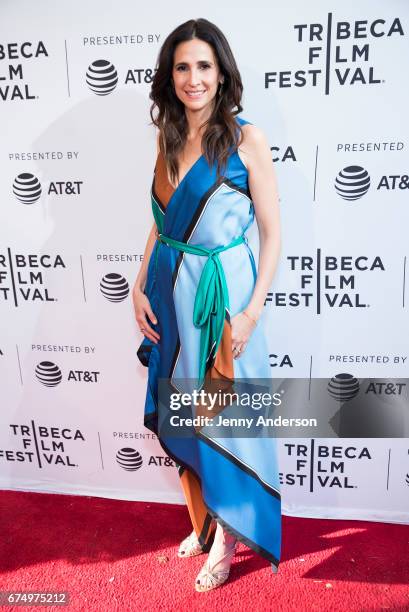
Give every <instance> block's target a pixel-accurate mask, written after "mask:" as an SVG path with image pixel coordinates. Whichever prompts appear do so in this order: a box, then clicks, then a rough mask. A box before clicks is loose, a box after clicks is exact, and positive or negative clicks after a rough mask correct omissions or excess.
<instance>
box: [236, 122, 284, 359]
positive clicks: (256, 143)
mask: <svg viewBox="0 0 409 612" xmlns="http://www.w3.org/2000/svg"><path fill="white" fill-rule="evenodd" d="M240 152H241V156H242V158H244V163H245V164H246V166H247V170H248V174H249V189H250V193H251V198H252V201H253V204H254V212H255V216H256V221H257V227H258V232H259V241H260V251H259V259H258V272H257V280H256V284H255V287H254V291H253V293H252V296H251V299H250V301H249V303H248V305H247V307H246V308H245V309H244V311H243V312H245V313H247V314H243V312H242V313H239V314H237V315H236V316H235V317H232V321H231V322H232V345H233V346H232V348H233V350H234V349H235V347H237V346H239V345H243V344H245V343H246V342H247V341H248V339H249V337H250V334H251V332H252V330H253V328H254V325H255V323H256V321H257V320H258V318H259V317H260V315H261V313H262V310H263V307H264V302H265V299H266V297H267V293H268V291H269V288H270V285H271V282H272V280H273V276H274V273H275V270H276V267H277V263H278V258H279V255H280V249H281V233H280V210H279V202H278V187H277V179H276V174H275V169H274V166H273V162H272V160H271V151H270V147H269V145H268V142H267V139H266V137H265V136H264V134H263V132H262V131H261V130H260V129H259V128H257V127H256V126H254V125H246V126H245V128H244V129H243V142H242V144H241V145H240ZM252 320H253V321H254V323H252ZM238 356H239V355H237V357H238Z"/></svg>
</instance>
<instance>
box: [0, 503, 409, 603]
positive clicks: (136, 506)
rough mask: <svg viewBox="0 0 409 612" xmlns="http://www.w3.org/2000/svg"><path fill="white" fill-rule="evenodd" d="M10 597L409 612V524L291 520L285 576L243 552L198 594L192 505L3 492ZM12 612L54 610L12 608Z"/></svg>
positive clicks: (5, 585)
mask: <svg viewBox="0 0 409 612" xmlns="http://www.w3.org/2000/svg"><path fill="white" fill-rule="evenodd" d="M0 500H1V524H0V547H1V548H0V563H1V574H0V576H1V579H0V590H3V591H5V590H14V589H15V590H31V591H33V590H34V591H35V590H37V591H38V590H40V591H47V590H52V591H58V590H61V591H64V590H66V591H69V593H70V604H69V605H68V606H67V607H65V608H64V607H63V608H57V607H55V606H52V607H47V609H48V610H55V609H69V610H86V611H87V612H88V611H94V610H98V611H104V612H108V611H109V612H111V611H116V610H120V611H121V612H122V611H125V610H132V611H134V610H138V611H139V610H152V611H153V610H169V611H170V610H183V611H185V610H207V609H208V610H211V609H213V608H219V609H223V610H224V611H226V610H247V609H252V610H253V611H257V612H260V611H264V610H274V611H275V610H285V611H292V610H294V611H295V610H297V611H300V610H321V611H324V610H325V611H329V610H334V612H335V611H337V612H338V611H340V610H345V611H355V610H356V611H358V610H359V611H360V612H361V611H365V612H369V611H374V612H375V611H378V610H400V611H402V610H409V587H408V582H409V527H408V526H406V525H391V524H383V523H370V522H363V521H335V520H318V519H298V518H290V517H283V536H284V540H283V554H282V562H281V565H280V568H279V572H278V574H273V572H272V571H271V569H270V566H269V565H268V563H267V561H265V560H264V559H262V558H261V557H260V556H258V555H256V554H255V553H253V551H251V550H250V549H248V548H246V547H245V546H243V545H242V544H239V545H238V552H237V554H236V557H235V559H234V562H233V566H232V570H231V574H230V579H229V582H228V583H226V584H225V585H224V586H222V587H221V588H219V589H216V590H214V591H212V592H209V593H196V592H195V590H194V586H193V583H194V578H195V576H196V574H197V572H198V571H199V569H200V567H201V565H202V564H203V563H204V561H205V559H206V555H200V556H198V557H195V558H192V559H179V558H178V557H176V549H177V546H178V544H179V542H180V541H181V540H182V539H183V538H184V537H185V536H186V535H187V534H188V533H189V532H190V530H191V528H190V522H189V519H188V515H187V510H186V508H185V507H184V506H178V505H168V504H155V503H145V502H126V501H117V500H111V499H103V498H99V497H97V498H95V497H76V496H71V495H49V494H39V493H24V492H14V491H0ZM2 609H4V610H10V609H15V610H28V609H30V610H35V609H43V608H42V607H41V606H39V607H37V608H28V607H26V606H24V607H18V608H17V607H15V608H10V607H7V608H6V607H4V608H3V607H2Z"/></svg>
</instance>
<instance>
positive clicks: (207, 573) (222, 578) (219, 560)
mask: <svg viewBox="0 0 409 612" xmlns="http://www.w3.org/2000/svg"><path fill="white" fill-rule="evenodd" d="M236 543H237V539H236V538H235V537H234V536H232V535H230V534H229V533H227V532H226V531H223V529H222V527H221V526H220V524H219V523H218V524H217V530H216V535H215V538H214V543H213V546H212V548H211V550H210V553H209V556H208V558H207V561H206V563H205V564H204V566H203V567H202V569H201V570H200V572H199V573H198V575H197V576H196V583H195V588H196V591H199V592H200V593H203V592H204V591H210V590H211V589H215V588H216V587H219V586H221V585H222V584H223V583H224V582H226V580H227V579H228V577H229V574H230V566H231V562H232V560H233V557H234V554H235V552H236Z"/></svg>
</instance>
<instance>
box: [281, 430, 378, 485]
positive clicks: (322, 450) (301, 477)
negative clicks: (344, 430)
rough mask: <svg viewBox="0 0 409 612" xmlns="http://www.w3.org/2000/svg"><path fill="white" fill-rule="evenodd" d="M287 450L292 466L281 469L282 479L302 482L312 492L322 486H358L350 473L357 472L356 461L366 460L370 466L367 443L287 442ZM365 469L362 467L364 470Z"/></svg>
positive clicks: (286, 483) (367, 465)
mask: <svg viewBox="0 0 409 612" xmlns="http://www.w3.org/2000/svg"><path fill="white" fill-rule="evenodd" d="M284 449H285V450H284V452H285V454H286V455H287V456H288V457H290V458H291V459H292V462H293V468H292V470H291V471H289V472H281V473H280V483H281V484H284V485H289V486H294V485H296V486H299V487H302V488H306V489H308V490H309V491H310V492H313V491H314V490H316V489H317V488H318V489H319V488H321V489H332V488H336V489H357V488H358V487H357V485H356V484H355V483H354V482H353V480H352V477H351V473H354V472H356V465H355V464H356V463H361V462H363V463H365V464H366V468H369V463H370V462H371V461H372V456H371V454H370V452H369V449H368V447H367V446H364V445H362V446H361V445H356V446H352V445H350V446H345V447H343V446H339V445H335V444H334V445H331V444H316V440H315V439H314V438H313V439H311V440H310V444H308V445H307V444H297V443H286V444H284ZM362 472H363V470H362Z"/></svg>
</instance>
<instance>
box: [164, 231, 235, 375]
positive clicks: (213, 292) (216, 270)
mask: <svg viewBox="0 0 409 612" xmlns="http://www.w3.org/2000/svg"><path fill="white" fill-rule="evenodd" d="M158 240H159V241H160V242H162V243H164V244H167V245H168V246H170V247H173V248H174V249H177V250H179V251H183V252H184V253H191V254H193V255H201V256H202V257H207V261H206V263H205V265H204V267H203V270H202V274H201V276H200V280H199V284H198V286H197V290H196V296H195V304H194V308H193V324H194V325H195V327H199V328H201V333H200V356H199V386H201V385H202V383H203V381H204V377H205V372H206V362H207V359H208V357H209V353H210V351H211V348H212V347H213V345H215V346H214V352H213V354H214V355H215V354H216V351H217V349H218V347H219V344H220V342H221V339H222V335H223V327H224V318H225V309H226V308H227V309H228V308H230V306H229V292H228V290H227V283H226V277H225V275H224V270H223V266H222V263H221V261H220V258H219V253H222V252H223V251H227V249H231V248H232V247H235V246H237V245H238V244H241V243H242V242H245V241H246V237H245V236H244V235H241V236H239V237H238V238H235V239H234V240H232V242H230V243H229V244H226V245H225V246H220V247H217V248H215V249H206V248H205V247H203V246H199V245H193V244H188V243H187V242H181V241H179V240H174V239H173V238H170V237H169V236H165V235H164V234H158Z"/></svg>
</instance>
